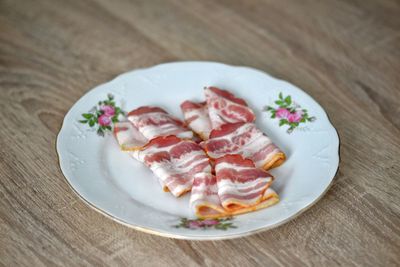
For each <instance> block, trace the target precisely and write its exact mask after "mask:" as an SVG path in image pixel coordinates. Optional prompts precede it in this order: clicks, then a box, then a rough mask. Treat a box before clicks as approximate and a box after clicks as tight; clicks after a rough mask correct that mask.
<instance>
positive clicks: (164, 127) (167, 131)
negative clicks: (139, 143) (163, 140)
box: [128, 106, 193, 140]
mask: <svg viewBox="0 0 400 267" xmlns="http://www.w3.org/2000/svg"><path fill="white" fill-rule="evenodd" d="M128 120H130V121H131V122H132V123H133V125H134V126H135V127H136V128H137V129H138V130H139V131H140V132H141V133H142V134H143V136H145V137H146V138H147V139H148V140H151V139H153V138H155V137H158V136H166V135H176V136H178V137H180V138H185V139H191V138H192V137H193V132H192V131H190V130H189V129H187V128H186V127H185V126H184V125H183V123H182V121H180V120H179V119H177V118H175V117H173V116H172V115H170V114H168V113H167V112H166V111H165V110H163V109H162V108H159V107H149V106H143V107H139V108H137V109H135V110H132V111H131V112H129V113H128Z"/></svg>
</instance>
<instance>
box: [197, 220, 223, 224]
mask: <svg viewBox="0 0 400 267" xmlns="http://www.w3.org/2000/svg"><path fill="white" fill-rule="evenodd" d="M201 224H202V225H216V224H219V221H218V220H210V219H207V220H204V221H202V222H201Z"/></svg>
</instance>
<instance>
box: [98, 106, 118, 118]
mask: <svg viewBox="0 0 400 267" xmlns="http://www.w3.org/2000/svg"><path fill="white" fill-rule="evenodd" d="M100 110H101V111H103V114H104V115H107V116H108V117H111V116H113V115H114V114H115V109H114V107H113V106H110V105H104V106H101V107H100Z"/></svg>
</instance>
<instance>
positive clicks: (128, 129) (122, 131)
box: [114, 121, 147, 151]
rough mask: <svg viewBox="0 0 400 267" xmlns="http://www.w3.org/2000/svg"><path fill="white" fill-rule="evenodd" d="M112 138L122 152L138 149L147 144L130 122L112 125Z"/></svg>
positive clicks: (145, 139)
mask: <svg viewBox="0 0 400 267" xmlns="http://www.w3.org/2000/svg"><path fill="white" fill-rule="evenodd" d="M114 136H115V138H116V140H117V142H118V144H119V146H120V148H121V150H124V151H131V150H137V149H140V148H141V147H142V146H144V145H145V144H146V143H147V138H145V137H144V136H143V135H142V134H141V133H140V132H139V130H138V129H137V128H136V127H135V126H134V125H133V124H132V123H131V122H130V121H121V122H116V123H114Z"/></svg>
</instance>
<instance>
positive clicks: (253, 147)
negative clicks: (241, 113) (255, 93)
mask: <svg viewBox="0 0 400 267" xmlns="http://www.w3.org/2000/svg"><path fill="white" fill-rule="evenodd" d="M201 145H202V146H203V147H204V148H205V150H206V152H207V154H208V155H209V156H210V157H211V158H219V157H222V156H224V155H226V154H240V155H242V156H243V157H245V158H248V159H251V160H252V161H253V162H254V164H255V166H256V167H257V168H262V169H264V170H268V169H271V168H274V167H277V166H279V165H280V164H282V163H283V161H284V160H285V154H284V153H283V152H282V151H281V150H280V149H279V148H278V147H277V146H276V145H275V144H273V143H272V141H271V139H270V138H269V137H268V136H266V135H265V134H264V133H263V132H261V131H260V130H259V129H258V128H257V127H256V125H255V124H254V123H244V122H238V123H232V124H225V125H222V126H221V127H220V128H218V129H214V130H212V131H211V133H210V139H209V140H207V141H204V142H202V144H201Z"/></svg>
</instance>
